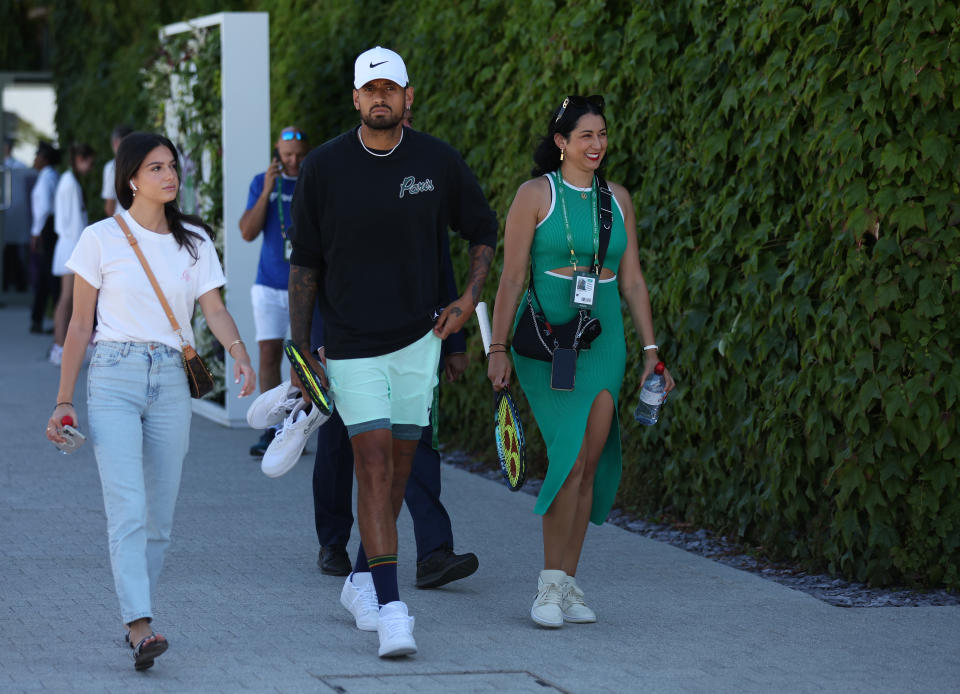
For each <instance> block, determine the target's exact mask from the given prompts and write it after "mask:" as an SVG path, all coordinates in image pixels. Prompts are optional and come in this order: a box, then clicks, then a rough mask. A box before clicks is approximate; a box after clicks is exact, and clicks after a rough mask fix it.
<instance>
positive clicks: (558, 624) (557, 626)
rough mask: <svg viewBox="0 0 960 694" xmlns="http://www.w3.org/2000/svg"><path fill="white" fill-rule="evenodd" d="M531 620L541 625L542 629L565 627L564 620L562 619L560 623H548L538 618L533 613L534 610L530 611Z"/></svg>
mask: <svg viewBox="0 0 960 694" xmlns="http://www.w3.org/2000/svg"><path fill="white" fill-rule="evenodd" d="M530 619H532V620H533V621H534V622H536V623H537V624H539V625H540V626H542V627H544V628H546V629H559V628H560V627H562V626H563V620H562V619H561V620H560V621H559V622H548V621H546V620H544V619H540V618H539V617H537V616H536V615H535V614H534V613H533V610H530Z"/></svg>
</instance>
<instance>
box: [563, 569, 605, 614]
mask: <svg viewBox="0 0 960 694" xmlns="http://www.w3.org/2000/svg"><path fill="white" fill-rule="evenodd" d="M560 589H561V594H562V597H561V599H560V611H561V612H562V613H563V619H564V621H567V622H575V623H577V624H590V623H592V622H595V621H597V613H596V612H594V611H593V610H591V609H590V608H589V607H587V604H586V603H585V602H584V601H583V591H582V590H580V586H578V585H577V581H576V579H575V578H574V577H573V576H564V578H563V582H562V583H561V584H560Z"/></svg>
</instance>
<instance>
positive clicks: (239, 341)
mask: <svg viewBox="0 0 960 694" xmlns="http://www.w3.org/2000/svg"><path fill="white" fill-rule="evenodd" d="M242 344H243V340H234V341H233V342H231V343H230V346H229V347H227V354H229V355H230V356H231V357H232V356H233V352H231V351H230V350H231V349H233V346H234V345H242ZM244 347H246V345H244Z"/></svg>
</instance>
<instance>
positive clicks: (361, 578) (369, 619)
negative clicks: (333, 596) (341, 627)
mask: <svg viewBox="0 0 960 694" xmlns="http://www.w3.org/2000/svg"><path fill="white" fill-rule="evenodd" d="M340 604H341V605H343V606H344V607H346V608H347V610H348V611H349V612H350V614H352V615H353V620H354V622H356V624H357V629H359V630H360V631H376V630H377V625H378V624H379V623H380V614H379V613H380V604H379V603H378V602H377V591H376V589H374V587H373V574H371V573H370V572H369V571H364V572H362V573H351V574H350V575H349V576H347V580H346V581H344V582H343V590H341V591H340Z"/></svg>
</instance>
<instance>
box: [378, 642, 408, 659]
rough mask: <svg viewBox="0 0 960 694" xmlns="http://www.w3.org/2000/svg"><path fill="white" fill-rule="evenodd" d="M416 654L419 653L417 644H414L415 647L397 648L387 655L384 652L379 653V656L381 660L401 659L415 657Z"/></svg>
mask: <svg viewBox="0 0 960 694" xmlns="http://www.w3.org/2000/svg"><path fill="white" fill-rule="evenodd" d="M416 652H417V644H413V645H404V646H396V647H394V648H392V649H390V650H389V651H387V652H386V653H384V652H383V651H378V654H379V656H380V657H381V658H399V657H400V656H404V655H413V654H414V653H416Z"/></svg>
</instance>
